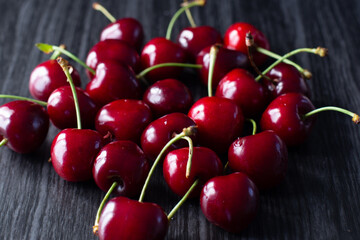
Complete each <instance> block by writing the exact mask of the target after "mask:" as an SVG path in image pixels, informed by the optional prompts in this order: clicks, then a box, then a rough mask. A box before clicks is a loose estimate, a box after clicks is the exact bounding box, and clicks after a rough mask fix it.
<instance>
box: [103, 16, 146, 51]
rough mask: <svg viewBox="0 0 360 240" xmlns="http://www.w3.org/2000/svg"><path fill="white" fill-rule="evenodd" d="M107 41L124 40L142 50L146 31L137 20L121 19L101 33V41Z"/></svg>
mask: <svg viewBox="0 0 360 240" xmlns="http://www.w3.org/2000/svg"><path fill="white" fill-rule="evenodd" d="M106 39H117V40H122V41H124V42H126V43H127V44H129V45H130V46H132V47H133V48H135V49H137V50H140V48H141V45H142V43H143V40H144V30H143V27H142V25H141V23H140V22H139V21H138V20H136V19H135V18H121V19H119V20H117V21H116V22H114V23H110V24H109V25H107V26H106V27H105V28H104V30H103V31H102V32H101V35H100V41H104V40H106Z"/></svg>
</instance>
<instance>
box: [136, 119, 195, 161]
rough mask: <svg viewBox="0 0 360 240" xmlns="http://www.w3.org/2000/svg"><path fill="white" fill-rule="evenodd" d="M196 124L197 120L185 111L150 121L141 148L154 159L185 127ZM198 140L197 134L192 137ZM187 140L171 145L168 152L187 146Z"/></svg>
mask: <svg viewBox="0 0 360 240" xmlns="http://www.w3.org/2000/svg"><path fill="white" fill-rule="evenodd" d="M190 126H195V122H194V121H193V120H191V119H190V118H189V117H188V116H186V115H185V114H183V113H170V114H168V115H165V116H163V117H161V118H159V119H156V120H155V121H153V122H152V123H150V124H149V125H148V126H147V127H146V128H145V130H144V132H143V133H142V135H141V148H142V149H143V151H144V153H145V155H146V156H147V158H148V159H149V160H152V161H154V160H155V159H156V157H157V155H158V154H159V153H160V151H161V149H162V148H163V147H164V146H165V145H166V144H167V143H168V142H169V141H170V139H172V138H173V137H174V135H175V134H179V133H181V132H182V130H183V129H184V128H187V127H190ZM191 138H192V139H193V140H196V136H195V137H194V136H192V137H191ZM187 144H188V143H187V142H186V140H180V141H178V142H176V143H175V144H173V145H171V147H169V149H168V150H167V152H170V151H171V150H174V149H176V148H182V147H186V146H187Z"/></svg>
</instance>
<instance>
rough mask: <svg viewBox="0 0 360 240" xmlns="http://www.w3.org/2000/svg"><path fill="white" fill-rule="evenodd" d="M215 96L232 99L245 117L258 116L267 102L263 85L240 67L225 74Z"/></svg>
mask: <svg viewBox="0 0 360 240" xmlns="http://www.w3.org/2000/svg"><path fill="white" fill-rule="evenodd" d="M215 96H217V97H223V98H228V99H231V100H233V101H234V102H235V103H236V104H237V105H238V106H239V107H240V108H241V109H242V111H243V113H244V115H245V116H246V117H255V116H258V115H259V114H261V113H262V112H263V111H264V109H265V108H266V105H267V103H268V94H267V91H266V89H265V88H264V87H263V85H261V84H260V83H259V82H256V81H255V79H254V77H253V75H252V74H251V73H249V72H247V71H246V70H244V69H240V68H236V69H234V70H232V71H231V72H229V73H228V74H226V75H225V77H224V78H223V79H222V80H221V81H220V83H219V85H218V87H217V89H216V93H215Z"/></svg>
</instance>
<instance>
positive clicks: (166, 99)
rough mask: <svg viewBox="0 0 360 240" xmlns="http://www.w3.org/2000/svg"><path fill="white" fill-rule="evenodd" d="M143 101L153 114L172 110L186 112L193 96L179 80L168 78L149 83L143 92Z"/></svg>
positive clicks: (156, 114) (161, 114)
mask: <svg viewBox="0 0 360 240" xmlns="http://www.w3.org/2000/svg"><path fill="white" fill-rule="evenodd" d="M143 101H144V102H145V103H146V104H147V105H149V106H150V108H151V110H152V111H153V113H154V114H155V116H158V117H161V116H164V115H166V114H169V113H173V112H182V113H187V111H188V110H189V108H190V106H191V104H192V101H193V98H192V95H191V92H190V90H189V88H188V87H187V86H186V85H185V84H183V83H182V82H180V81H179V80H176V79H172V78H168V79H164V80H160V81H157V82H155V83H154V84H153V85H151V86H150V87H149V88H148V89H147V90H146V91H145V93H144V97H143Z"/></svg>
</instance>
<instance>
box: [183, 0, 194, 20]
mask: <svg viewBox="0 0 360 240" xmlns="http://www.w3.org/2000/svg"><path fill="white" fill-rule="evenodd" d="M187 2H188V0H184V3H186V4H188V3H187ZM185 13H186V17H187V19H188V20H189V23H190V25H191V27H196V23H195V21H194V18H193V16H192V14H191V11H190V9H188V8H187V9H185Z"/></svg>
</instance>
